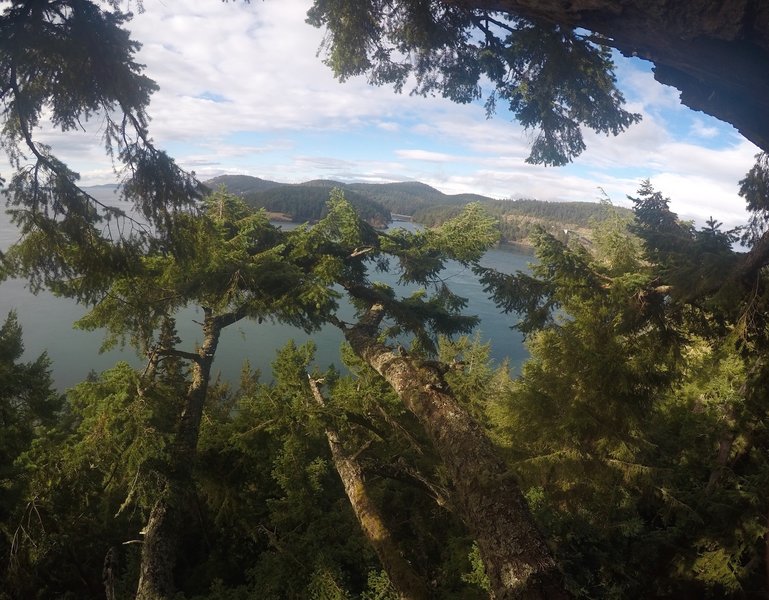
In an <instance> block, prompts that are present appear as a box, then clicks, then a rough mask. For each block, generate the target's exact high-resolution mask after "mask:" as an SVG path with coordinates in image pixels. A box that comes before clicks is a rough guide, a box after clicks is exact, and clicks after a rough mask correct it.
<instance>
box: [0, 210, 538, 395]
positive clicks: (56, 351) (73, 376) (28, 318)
mask: <svg viewBox="0 0 769 600" xmlns="http://www.w3.org/2000/svg"><path fill="white" fill-rule="evenodd" d="M393 227H406V228H412V227H414V225H412V224H410V223H395V224H394V225H393ZM17 237H18V233H17V231H16V229H15V227H14V226H13V225H11V224H10V222H9V220H8V217H7V215H5V213H4V211H2V212H0V250H3V249H6V248H7V247H8V246H9V245H10V244H12V243H13V242H14V241H15V240H16V238H17ZM531 260H532V257H531V256H529V255H525V254H521V253H518V252H513V251H508V250H505V249H492V250H490V251H489V252H487V253H486V255H485V256H484V258H483V260H482V263H483V265H484V266H488V267H493V268H495V269H497V270H499V271H502V272H506V273H513V272H515V271H518V270H528V264H529V263H530V262H531ZM442 277H443V278H444V279H445V281H446V283H447V284H448V285H449V287H450V288H451V289H452V290H453V291H454V292H455V293H457V294H459V295H460V296H463V297H465V298H467V299H468V306H467V309H466V311H465V312H466V314H471V315H477V316H478V317H479V318H480V324H479V326H478V328H477V333H478V335H479V336H480V339H481V340H482V341H484V342H486V341H490V343H491V354H492V358H493V359H494V360H495V361H496V362H499V363H501V362H502V361H505V360H507V361H508V362H509V365H510V367H511V369H513V370H514V371H515V370H517V369H518V368H519V367H520V365H521V363H522V362H523V361H524V360H525V359H526V357H527V352H526V349H525V348H524V346H523V343H522V338H521V335H520V334H519V333H518V332H517V331H515V330H511V326H512V325H514V324H515V322H516V320H517V317H516V316H515V315H505V314H502V313H500V311H499V310H498V309H497V308H496V307H495V306H494V304H493V303H492V302H491V301H490V300H489V299H488V298H487V297H486V294H485V293H484V291H483V289H482V287H481V285H480V283H479V282H478V279H477V277H476V276H475V275H474V274H473V273H472V271H470V270H469V269H465V268H463V267H462V266H461V265H458V264H456V263H453V264H449V265H448V268H447V269H446V271H445V272H444V273H443V274H442ZM372 279H374V280H379V281H382V282H384V283H388V284H390V285H394V284H395V280H396V276H395V275H394V274H391V273H375V274H372ZM10 310H15V311H16V313H17V315H18V319H19V323H20V324H21V326H22V328H23V331H24V346H25V353H24V357H23V359H24V360H34V359H35V358H37V356H39V355H40V354H41V353H42V352H43V351H45V352H46V353H47V354H48V357H49V358H50V360H51V363H52V364H51V369H52V376H53V379H54V383H55V385H56V387H57V389H59V390H61V391H64V390H66V389H67V388H69V387H71V386H73V385H75V384H77V383H79V382H81V381H83V380H84V379H85V378H86V377H87V376H88V374H89V373H90V372H92V371H94V372H97V373H99V372H101V371H103V370H105V369H109V368H110V367H112V366H113V365H114V364H115V363H116V362H118V361H120V360H126V361H128V362H129V363H131V364H132V365H134V366H135V367H141V366H143V364H144V359H143V358H142V357H139V356H137V355H136V353H135V352H134V350H133V349H132V348H130V347H128V346H127V347H125V348H123V349H113V350H110V351H107V352H103V353H102V352H100V347H101V344H102V342H103V340H104V332H103V331H99V330H97V331H83V330H79V329H75V328H73V323H74V322H75V321H77V320H78V319H79V318H81V317H82V316H83V315H84V314H85V313H86V312H87V307H84V306H80V305H78V304H76V303H75V302H72V301H71V300H68V299H64V298H58V297H55V296H54V295H52V294H50V293H48V292H40V293H38V294H37V295H35V294H32V293H31V292H30V291H29V288H28V286H27V284H26V282H25V281H22V280H18V279H14V280H7V281H5V282H3V283H0V319H3V320H4V319H5V316H6V315H7V313H8V311H10ZM340 312H341V314H340V318H342V319H346V320H348V321H351V320H352V317H353V312H352V308H351V307H350V306H349V305H345V306H342V307H341V309H340ZM202 316H203V315H202V310H201V309H200V308H197V307H188V308H186V309H184V310H182V311H180V313H179V314H178V315H177V328H178V331H179V335H180V337H181V338H182V340H183V344H182V346H181V349H184V350H189V351H193V350H194V348H195V344H196V343H197V342H200V341H202V332H201V328H200V326H199V324H198V323H196V321H197V322H200V321H202ZM291 339H293V340H295V341H296V343H297V344H301V343H304V342H305V341H307V340H308V339H312V340H313V341H314V343H315V344H316V346H317V351H316V360H315V362H316V364H317V365H318V367H320V368H322V369H324V368H326V367H328V366H329V365H330V364H335V365H336V366H337V367H341V360H340V358H339V347H340V344H341V343H342V334H341V332H340V331H339V330H338V329H336V328H335V327H332V326H326V327H324V328H322V329H321V330H320V331H316V332H313V333H311V334H307V333H305V332H303V331H301V330H299V329H296V328H294V327H289V326H286V325H283V324H280V323H271V322H269V321H265V322H263V323H261V324H258V323H256V322H254V321H242V322H240V323H236V324H235V325H231V326H230V327H227V328H226V329H225V330H224V331H223V332H222V336H221V341H220V343H219V347H218V350H217V353H216V358H215V361H214V368H213V374H214V377H217V376H219V377H221V378H222V380H223V381H226V382H228V383H231V384H232V385H234V386H236V385H237V383H238V381H239V377H240V373H241V370H242V366H243V364H244V361H246V360H247V361H248V362H249V365H250V367H251V368H252V369H259V370H260V371H261V373H263V376H264V377H263V378H264V379H270V364H271V363H272V361H273V360H274V357H275V351H276V350H277V349H278V348H281V347H282V346H284V345H285V344H286V343H287V342H288V341H289V340H291Z"/></svg>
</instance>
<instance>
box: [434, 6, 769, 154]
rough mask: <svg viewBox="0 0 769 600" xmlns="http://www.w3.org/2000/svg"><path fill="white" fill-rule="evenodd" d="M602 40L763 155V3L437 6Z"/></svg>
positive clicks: (767, 83)
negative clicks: (503, 15) (645, 65)
mask: <svg viewBox="0 0 769 600" xmlns="http://www.w3.org/2000/svg"><path fill="white" fill-rule="evenodd" d="M443 2H445V3H446V4H452V5H458V6H461V7H464V8H469V9H481V10H492V11H501V12H507V13H512V14H515V15H519V16H522V17H525V18H528V19H532V20H535V21H546V22H550V23H557V24H559V25H562V26H565V27H569V28H583V29H587V30H589V31H592V32H596V33H599V34H601V35H603V36H605V40H604V43H605V44H606V45H607V46H611V47H612V48H616V49H617V50H619V51H620V52H621V53H622V54H624V55H625V56H637V57H639V58H643V59H646V60H648V61H651V62H652V63H654V65H655V69H654V77H655V79H657V80H658V81H659V82H661V83H664V84H666V85H672V86H674V87H676V88H678V89H679V90H680V91H681V102H683V103H684V104H685V105H686V106H688V107H690V108H692V109H694V110H701V111H703V112H705V113H707V114H709V115H712V116H714V117H716V118H717V119H720V120H722V121H725V122H727V123H731V124H732V125H734V127H736V128H737V129H738V130H739V131H740V133H742V135H744V136H745V137H746V138H747V139H749V140H750V141H752V142H753V143H754V144H756V145H757V146H759V147H760V148H761V149H762V150H766V151H769V118H767V115H768V114H769V3H767V2H765V1H764V0H723V1H719V2H713V1H712V0H686V1H685V2H682V1H681V0H569V1H567V0H443Z"/></svg>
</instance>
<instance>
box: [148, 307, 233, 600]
mask: <svg viewBox="0 0 769 600" xmlns="http://www.w3.org/2000/svg"><path fill="white" fill-rule="evenodd" d="M204 314H205V319H204V322H203V336H204V337H203V344H202V345H201V346H200V347H199V348H198V349H197V352H196V353H195V354H194V355H192V354H191V355H184V356H185V357H186V358H191V359H192V379H191V381H190V384H189V387H188V389H187V394H186V396H185V402H184V408H183V410H182V413H181V415H180V418H179V424H178V427H177V430H176V436H175V440H174V447H173V449H172V452H171V459H170V460H171V464H170V465H169V475H168V477H167V479H166V489H165V490H164V491H163V493H162V494H161V495H160V498H158V500H157V502H156V503H155V505H154V506H153V507H152V510H151V511H150V516H149V519H148V521H147V526H146V527H145V529H144V543H143V545H142V553H141V566H140V572H139V585H138V589H137V592H136V599H137V600H164V599H166V598H170V597H171V596H172V595H173V593H174V591H175V590H174V575H173V571H174V568H175V566H176V552H177V549H178V547H179V540H180V536H181V532H182V527H183V526H184V523H185V520H186V518H187V516H188V515H187V512H188V507H189V506H190V505H191V502H192V499H193V496H194V486H193V483H192V468H193V464H194V462H195V457H196V455H197V446H198V436H199V433H200V421H201V419H202V416H203V408H204V407H205V402H206V398H207V396H208V382H209V379H210V376H211V364H212V363H213V361H214V355H215V353H216V347H217V345H218V344H219V334H220V333H221V330H222V328H223V327H225V326H226V325H228V324H230V323H231V322H234V320H229V319H228V317H229V315H226V316H224V317H222V316H213V314H212V311H211V310H210V309H208V308H205V309H204ZM235 320H237V319H235ZM174 354H182V355H183V354H184V353H176V352H174Z"/></svg>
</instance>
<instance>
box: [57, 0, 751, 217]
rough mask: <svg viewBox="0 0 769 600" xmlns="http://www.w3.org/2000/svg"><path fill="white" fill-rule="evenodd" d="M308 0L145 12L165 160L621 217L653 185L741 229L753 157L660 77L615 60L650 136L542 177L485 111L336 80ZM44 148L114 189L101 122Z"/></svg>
mask: <svg viewBox="0 0 769 600" xmlns="http://www.w3.org/2000/svg"><path fill="white" fill-rule="evenodd" d="M309 5H310V1H309V0H272V1H270V2H252V3H250V4H245V3H239V2H236V3H229V4H223V3H220V2H216V1H212V0H187V1H185V2H146V3H145V7H146V12H144V13H143V14H139V15H136V16H135V18H134V20H133V21H132V22H131V23H129V28H130V29H131V30H132V32H133V37H134V39H136V40H137V41H139V42H141V43H142V44H143V48H142V50H141V52H140V54H139V62H141V63H144V64H146V66H147V69H146V73H147V74H148V75H149V76H150V77H152V78H153V79H154V80H155V81H156V82H157V83H158V84H159V85H160V91H159V92H158V93H157V94H156V95H155V96H154V98H153V101H152V104H151V106H150V111H149V112H150V116H151V117H152V123H151V125H150V131H151V134H152V136H153V137H154V139H155V141H156V143H157V144H158V146H160V147H162V148H164V149H166V150H168V151H169V152H170V153H171V154H172V155H173V156H174V157H175V158H176V159H177V160H178V162H179V163H180V164H181V165H182V166H183V167H185V168H187V169H191V170H194V171H195V172H196V173H197V174H198V175H199V176H200V177H201V178H203V179H207V178H209V177H213V176H215V175H221V174H225V173H232V174H236V173H237V174H241V173H242V174H249V175H254V176H257V177H262V178H265V179H274V180H278V181H284V182H301V181H305V180H308V179H315V178H324V179H337V180H341V181H370V182H388V181H404V180H419V181H423V182H425V183H428V184H430V185H432V186H434V187H436V188H438V189H440V190H442V191H444V192H446V193H459V192H475V193H480V194H485V195H488V196H492V197H496V198H516V197H533V198H539V199H543V200H595V199H597V198H598V197H599V196H601V191H600V190H603V191H605V192H606V194H608V195H609V197H610V198H611V199H612V201H614V202H615V203H617V204H625V205H627V202H626V200H625V196H626V195H627V194H632V193H634V192H635V190H636V189H637V188H638V184H639V183H640V181H641V180H642V179H644V178H649V179H651V180H652V183H654V184H655V186H656V187H657V188H658V189H660V190H661V191H663V193H665V194H666V195H668V196H670V197H671V199H672V207H673V209H674V210H676V211H677V212H678V213H679V214H680V215H681V216H683V217H685V218H691V219H695V220H696V221H698V222H699V223H702V222H703V221H704V220H705V219H707V218H708V217H709V216H714V217H716V218H717V219H719V220H721V221H723V222H724V223H726V224H727V225H736V224H739V223H741V222H743V221H744V211H743V209H742V206H743V203H742V201H741V199H740V198H739V197H738V196H737V182H738V181H739V179H740V178H741V177H742V176H743V175H744V174H745V172H746V171H747V170H748V169H749V168H750V166H751V165H752V161H753V155H754V154H756V153H757V152H758V149H757V148H756V147H755V146H753V145H752V144H750V143H749V142H747V141H745V140H744V139H743V138H742V137H741V136H740V135H739V134H738V133H737V132H736V131H735V130H734V129H733V128H731V127H730V126H728V125H724V124H722V123H720V122H718V121H716V120H715V119H712V118H710V117H708V116H707V115H704V114H702V113H696V112H693V111H691V110H689V109H687V108H685V107H683V106H681V104H680V103H679V101H678V94H677V92H676V90H674V89H672V88H668V87H665V86H662V85H660V84H658V83H656V82H655V81H654V80H653V77H652V75H651V72H650V66H649V65H647V64H644V63H642V62H641V61H639V60H636V59H633V60H628V59H621V58H620V59H619V60H618V72H617V75H618V78H619V85H620V88H621V89H622V90H623V92H624V94H625V96H626V98H627V100H628V106H629V108H630V109H631V110H633V111H636V112H641V113H642V114H643V115H644V119H643V121H642V123H640V124H638V125H635V126H633V127H632V128H631V129H630V130H629V131H627V132H626V133H624V134H622V135H620V136H619V137H616V138H614V137H608V138H607V137H605V136H603V135H595V134H592V133H587V134H586V141H587V144H588V150H587V151H586V152H585V153H584V154H583V155H582V156H580V157H579V158H578V159H577V160H575V162H574V163H573V164H572V165H569V166H567V167H560V168H552V167H550V168H546V167H541V166H531V165H527V164H525V162H524V159H525V157H526V156H527V155H528V145H529V136H528V134H527V133H526V132H525V131H524V130H523V129H522V128H521V127H520V126H519V125H517V124H516V123H514V122H511V121H510V119H509V116H508V115H506V114H504V113H500V114H498V115H497V116H496V117H494V118H493V119H492V120H487V119H486V118H485V114H484V111H483V108H482V106H480V105H467V106H459V105H455V104H453V103H451V102H449V101H446V100H443V99H440V98H421V97H412V96H409V95H408V94H402V95H398V94H395V93H394V92H393V91H392V90H391V89H389V88H374V87H371V86H369V85H367V84H366V82H365V80H364V79H362V78H357V79H352V80H349V81H347V82H345V83H340V82H338V81H337V80H335V79H334V78H333V76H332V74H331V72H330V70H329V69H328V68H327V67H326V66H325V65H323V63H322V60H321V58H319V57H318V55H317V53H318V48H319V47H320V45H321V42H322V37H323V34H322V32H320V31H318V30H316V29H314V28H312V27H310V26H309V25H307V24H305V22H304V18H305V16H304V15H305V13H306V10H307V8H308V7H309ZM42 136H43V138H44V139H45V141H47V142H48V143H51V144H52V145H53V147H54V150H55V151H57V152H59V154H60V156H61V157H62V158H63V159H64V160H65V161H66V162H68V163H69V164H70V165H71V166H72V167H74V168H75V169H76V170H78V171H79V172H80V173H81V175H82V178H83V182H84V183H85V184H96V183H106V182H110V181H112V180H114V175H113V174H112V172H111V168H110V165H109V163H107V162H106V161H105V160H104V159H103V145H102V142H101V140H100V123H99V120H98V119H95V120H93V121H92V122H91V123H90V124H89V125H88V131H87V132H81V133H76V134H71V133H68V134H60V133H56V132H52V131H50V130H45V131H43V132H42Z"/></svg>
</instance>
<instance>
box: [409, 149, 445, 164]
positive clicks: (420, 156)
mask: <svg viewBox="0 0 769 600" xmlns="http://www.w3.org/2000/svg"><path fill="white" fill-rule="evenodd" d="M395 156H397V157H398V158H403V159H406V160H422V161H426V162H436V163H446V162H456V161H457V160H458V158H457V157H455V156H452V155H450V154H446V153H444V152H431V151H429V150H419V149H410V150H409V149H405V150H396V151H395Z"/></svg>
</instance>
